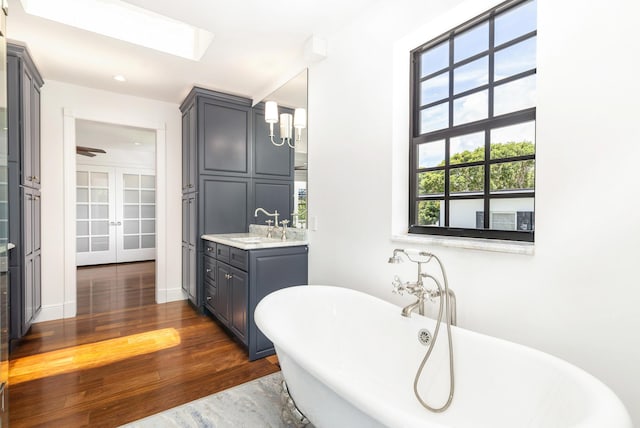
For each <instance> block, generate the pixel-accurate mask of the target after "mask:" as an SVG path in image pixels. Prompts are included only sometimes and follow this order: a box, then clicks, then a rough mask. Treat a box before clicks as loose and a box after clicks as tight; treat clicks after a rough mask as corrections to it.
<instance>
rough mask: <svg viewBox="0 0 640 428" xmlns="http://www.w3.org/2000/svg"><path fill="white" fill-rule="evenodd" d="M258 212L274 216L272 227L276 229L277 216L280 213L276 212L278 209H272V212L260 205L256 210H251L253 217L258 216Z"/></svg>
mask: <svg viewBox="0 0 640 428" xmlns="http://www.w3.org/2000/svg"><path fill="white" fill-rule="evenodd" d="M259 212H263V213H264V214H265V215H266V216H269V217H275V227H274V229H276V230H278V224H279V223H278V217H279V216H280V214H278V210H274V211H273V213H270V212H268V211H267V210H265V209H264V208H262V207H258V208H256V210H255V211H254V212H253V216H254V217H258V213H259Z"/></svg>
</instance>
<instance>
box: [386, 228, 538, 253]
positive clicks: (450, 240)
mask: <svg viewBox="0 0 640 428" xmlns="http://www.w3.org/2000/svg"><path fill="white" fill-rule="evenodd" d="M391 242H397V243H402V244H414V245H437V246H441V247H451V248H466V249H469V250H480V251H493V252H498V253H510V254H522V255H530V256H532V255H533V254H534V252H535V251H534V250H535V247H534V244H533V243H531V242H517V241H502V240H497V239H481V238H459V237H455V236H433V235H418V234H410V233H405V234H394V235H392V236H391Z"/></svg>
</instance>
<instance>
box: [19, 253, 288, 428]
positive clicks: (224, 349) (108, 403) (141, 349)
mask: <svg viewBox="0 0 640 428" xmlns="http://www.w3.org/2000/svg"><path fill="white" fill-rule="evenodd" d="M149 269H151V272H153V268H150V267H149V264H148V263H147V265H146V266H142V265H141V266H139V270H140V271H145V270H146V271H149ZM82 270H86V271H89V270H90V269H88V268H83V269H79V272H78V284H80V275H81V273H80V271H82ZM96 272H97V276H98V277H99V278H100V279H99V280H96V281H98V282H100V281H102V282H100V284H101V285H99V286H97V285H96V284H98V282H95V281H94V283H93V286H91V287H93V291H92V292H88V295H90V296H91V297H89V298H87V297H86V296H85V297H84V298H83V302H84V303H83V304H82V310H83V315H79V316H78V317H76V318H73V319H66V320H57V321H49V322H43V323H38V324H35V325H33V327H32V328H31V331H30V332H29V334H28V335H27V336H26V337H25V338H24V339H23V340H22V341H21V342H20V344H19V345H18V346H17V347H16V348H15V350H14V351H13V352H12V354H11V362H10V374H9V385H10V389H9V417H10V424H11V426H13V427H35V426H51V427H84V426H91V427H113V426H118V425H120V424H124V423H127V422H131V421H133V420H136V419H139V418H142V417H145V416H149V415H151V414H154V413H157V412H160V411H162V410H166V409H169V408H171V407H174V406H177V405H180V404H183V403H186V402H189V401H192V400H195V399H197V398H200V397H204V396H207V395H209V394H213V393H215V392H218V391H221V390H223V389H227V388H229V387H232V386H235V385H238V384H240V383H244V382H248V381H250V380H253V379H255V378H258V377H261V376H264V375H267V374H270V373H274V372H276V371H278V370H279V367H278V365H277V359H276V358H265V359H261V360H257V361H254V362H249V361H248V359H247V353H246V351H245V350H244V348H243V347H242V346H241V345H239V344H237V343H236V342H234V341H233V340H231V339H230V337H229V336H228V335H227V334H226V332H225V331H223V329H222V328H221V327H220V326H219V325H218V324H216V323H215V322H213V321H212V320H211V319H210V318H209V317H207V316H204V315H200V314H198V313H197V312H196V311H195V310H194V309H193V308H192V307H191V306H190V305H189V304H188V303H186V302H172V303H166V304H161V305H156V304H153V303H152V302H153V298H152V300H151V303H149V300H148V297H147V294H148V293H149V291H148V290H146V288H151V290H153V288H154V285H153V281H148V275H146V274H141V273H140V272H139V271H138V269H135V266H133V264H131V265H128V266H127V267H126V269H119V273H118V274H117V275H115V276H117V277H118V278H116V279H115V280H114V279H113V278H111V279H109V275H108V274H106V273H105V271H104V270H100V268H98V270H97V271H96ZM82 274H83V275H84V274H87V275H89V273H88V272H83V273H82ZM127 275H129V276H130V278H129V280H126V279H124V278H125V277H126V276H127ZM134 278H137V279H134ZM142 278H146V279H144V280H143V279H142ZM104 281H109V282H110V284H111V285H110V286H108V287H107V286H106V285H105V284H106V283H105V282H104ZM136 281H137V284H138V285H136V286H134V282H136ZM142 282H144V283H145V284H146V285H145V286H141V285H140V284H141V283H142ZM127 284H128V285H127ZM149 284H151V286H149ZM91 287H89V288H91ZM136 287H138V288H136ZM114 288H116V289H118V291H114ZM85 292H86V291H85ZM78 293H79V295H78V301H80V300H81V299H80V293H81V291H80V286H78ZM123 296H126V297H123ZM105 300H109V301H110V302H111V303H109V304H107V303H106V302H105ZM134 302H137V304H134ZM84 306H89V307H90V309H88V308H86V307H84ZM80 309H81V305H80V304H79V305H78V312H79V313H80ZM101 310H104V311H102V312H100V311H101Z"/></svg>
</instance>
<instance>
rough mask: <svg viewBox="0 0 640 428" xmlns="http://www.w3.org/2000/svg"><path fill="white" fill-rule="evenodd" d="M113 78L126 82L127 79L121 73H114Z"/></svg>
mask: <svg viewBox="0 0 640 428" xmlns="http://www.w3.org/2000/svg"><path fill="white" fill-rule="evenodd" d="M113 80H117V81H118V82H126V81H127V79H126V78H125V77H124V76H123V75H122V74H116V75H115V76H113Z"/></svg>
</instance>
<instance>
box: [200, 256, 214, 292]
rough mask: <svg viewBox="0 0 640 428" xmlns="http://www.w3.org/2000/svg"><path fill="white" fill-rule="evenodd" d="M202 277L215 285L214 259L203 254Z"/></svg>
mask: <svg viewBox="0 0 640 428" xmlns="http://www.w3.org/2000/svg"><path fill="white" fill-rule="evenodd" d="M203 264H204V272H203V274H204V279H205V281H207V282H210V283H212V284H213V285H215V283H216V260H215V259H214V258H213V257H208V256H204V263H203Z"/></svg>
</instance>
